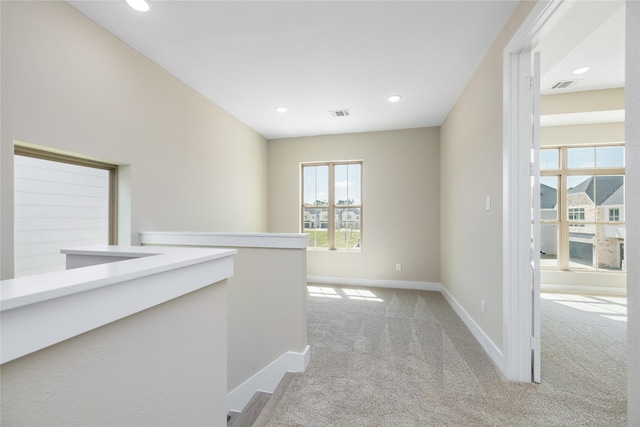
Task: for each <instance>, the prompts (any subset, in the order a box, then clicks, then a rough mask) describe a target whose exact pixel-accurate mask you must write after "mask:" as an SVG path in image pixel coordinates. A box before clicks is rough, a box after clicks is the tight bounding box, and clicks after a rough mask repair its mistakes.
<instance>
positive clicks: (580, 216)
mask: <svg viewBox="0 0 640 427" xmlns="http://www.w3.org/2000/svg"><path fill="white" fill-rule="evenodd" d="M569 221H584V208H569Z"/></svg>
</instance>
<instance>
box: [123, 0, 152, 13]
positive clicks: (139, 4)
mask: <svg viewBox="0 0 640 427" xmlns="http://www.w3.org/2000/svg"><path fill="white" fill-rule="evenodd" d="M126 2H127V4H128V5H129V6H131V7H132V8H133V9H135V10H137V11H138V12H148V11H149V9H151V5H150V4H149V3H148V2H147V1H146V0H126Z"/></svg>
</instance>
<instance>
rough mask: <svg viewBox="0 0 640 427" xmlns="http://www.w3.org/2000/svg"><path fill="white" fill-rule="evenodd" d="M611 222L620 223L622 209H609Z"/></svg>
mask: <svg viewBox="0 0 640 427" xmlns="http://www.w3.org/2000/svg"><path fill="white" fill-rule="evenodd" d="M609 221H611V222H618V221H620V208H613V209H609Z"/></svg>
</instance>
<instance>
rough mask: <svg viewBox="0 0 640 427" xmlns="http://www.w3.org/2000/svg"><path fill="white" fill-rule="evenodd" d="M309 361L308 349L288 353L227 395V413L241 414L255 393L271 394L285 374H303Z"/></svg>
mask: <svg viewBox="0 0 640 427" xmlns="http://www.w3.org/2000/svg"><path fill="white" fill-rule="evenodd" d="M310 360H311V353H310V348H309V346H307V347H306V348H305V349H304V351H303V352H302V353H296V352H293V351H289V352H287V353H285V354H283V355H282V356H280V357H279V358H277V359H276V360H274V361H273V362H271V363H270V364H269V365H268V366H267V367H266V368H264V369H262V370H261V371H259V372H258V373H256V374H255V375H254V376H252V377H251V378H249V379H248V380H246V381H245V382H243V383H242V384H240V385H239V386H238V387H236V388H235V389H233V390H232V391H230V392H229V393H228V394H227V411H234V412H242V410H243V409H244V407H245V406H246V405H247V403H249V400H251V398H252V397H253V395H254V394H255V393H256V392H257V391H263V392H266V393H273V391H274V390H275V389H276V387H277V386H278V384H280V381H282V378H283V377H284V375H285V374H286V373H287V372H304V371H305V370H306V369H307V366H309V361H310Z"/></svg>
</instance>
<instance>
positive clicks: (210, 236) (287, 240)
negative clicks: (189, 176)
mask: <svg viewBox="0 0 640 427" xmlns="http://www.w3.org/2000/svg"><path fill="white" fill-rule="evenodd" d="M140 243H141V244H143V245H182V246H218V247H229V248H276V249H305V248H306V247H307V245H308V244H309V235H308V234H304V233H214V232H204V231H141V232H140Z"/></svg>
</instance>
